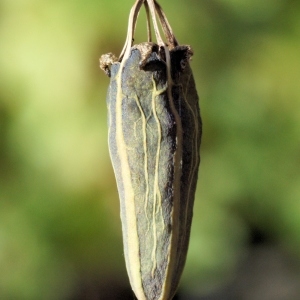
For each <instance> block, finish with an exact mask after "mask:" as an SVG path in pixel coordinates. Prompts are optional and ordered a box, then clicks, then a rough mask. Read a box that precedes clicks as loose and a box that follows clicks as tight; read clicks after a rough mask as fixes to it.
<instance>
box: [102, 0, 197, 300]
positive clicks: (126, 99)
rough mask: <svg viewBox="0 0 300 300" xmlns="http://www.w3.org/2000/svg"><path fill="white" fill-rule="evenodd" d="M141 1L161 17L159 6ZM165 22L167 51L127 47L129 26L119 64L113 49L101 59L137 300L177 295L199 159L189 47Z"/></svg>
mask: <svg viewBox="0 0 300 300" xmlns="http://www.w3.org/2000/svg"><path fill="white" fill-rule="evenodd" d="M147 1H148V5H149V6H150V9H152V11H153V10H154V9H155V10H156V12H157V13H158V15H159V16H162V17H163V18H164V20H165V16H164V14H163V12H162V10H161V8H160V6H159V5H158V4H157V3H156V2H153V1H150V0H147ZM143 3H144V1H137V2H136V5H135V6H134V7H133V9H132V11H131V12H132V13H131V19H130V20H133V22H132V24H130V26H129V27H131V28H134V26H135V19H136V17H135V15H137V11H138V10H139V8H140V6H141V4H143ZM145 3H146V4H147V2H145ZM145 3H144V4H145ZM146 4H145V5H146ZM146 8H147V5H146ZM152 18H154V16H153V15H152ZM153 22H154V25H155V19H154V21H153ZM161 22H162V20H161ZM162 23H163V22H162ZM164 24H165V25H166V24H167V27H166V26H165V27H164V25H163V24H162V25H163V26H162V27H163V28H165V29H166V28H167V29H166V30H167V34H166V35H167V36H168V34H169V37H172V47H170V48H171V49H170V51H169V47H167V46H165V45H160V44H155V43H152V42H145V43H141V44H138V45H135V46H133V47H131V40H132V38H131V34H132V32H131V31H130V30H129V35H128V37H127V42H128V41H130V43H129V42H128V45H127V46H126V47H125V50H124V55H121V59H120V61H115V60H116V59H115V58H114V57H113V56H112V55H111V54H108V55H104V56H102V58H101V61H100V63H101V67H102V68H103V69H104V70H105V71H106V73H107V74H108V75H110V76H111V81H110V86H109V90H108V95H107V106H108V113H109V122H108V123H109V150H110V156H111V160H112V164H113V168H114V172H115V176H116V181H117V186H118V191H119V197H120V206H121V220H122V231H123V243H124V253H125V260H126V267H127V272H128V275H129V279H130V283H131V286H132V289H133V291H134V292H135V294H136V296H137V298H138V299H139V300H170V299H172V297H173V296H174V294H175V292H176V289H177V286H178V284H179V280H180V276H181V273H182V270H183V267H184V264H185V259H186V255H187V249H188V243H189V236H190V229H191V221H192V214H193V204H194V197H195V190H196V183H197V174H198V167H199V162H200V156H199V148H200V140H201V131H202V124H201V118H200V113H199V104H198V96H197V91H196V88H195V82H194V78H193V74H192V71H191V68H190V66H189V59H190V56H191V55H192V50H191V48H190V47H189V46H178V45H176V44H177V41H176V40H175V38H174V37H173V36H172V32H171V31H170V28H169V25H168V23H167V21H166V20H165V23H164ZM110 65H111V67H110V68H109V66H110Z"/></svg>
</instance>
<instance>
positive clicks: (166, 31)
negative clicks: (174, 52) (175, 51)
mask: <svg viewBox="0 0 300 300" xmlns="http://www.w3.org/2000/svg"><path fill="white" fill-rule="evenodd" d="M154 3H155V9H156V12H157V14H158V17H159V19H160V23H161V26H162V28H163V31H164V34H165V36H166V38H167V40H168V42H169V44H170V45H171V46H172V48H174V47H176V46H178V41H177V40H176V38H175V36H174V33H173V30H172V28H171V25H170V23H169V22H168V19H167V16H166V15H165V13H164V11H163V10H162V8H161V6H160V5H159V4H158V3H157V1H156V0H154Z"/></svg>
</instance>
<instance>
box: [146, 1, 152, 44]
mask: <svg viewBox="0 0 300 300" xmlns="http://www.w3.org/2000/svg"><path fill="white" fill-rule="evenodd" d="M144 5H145V9H146V14H147V34H148V42H152V32H151V22H150V11H149V5H148V2H147V1H145V2H144Z"/></svg>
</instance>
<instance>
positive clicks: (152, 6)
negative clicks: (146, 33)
mask: <svg viewBox="0 0 300 300" xmlns="http://www.w3.org/2000/svg"><path fill="white" fill-rule="evenodd" d="M146 1H147V2H148V5H149V8H150V13H151V17H152V22H153V27H154V32H155V36H156V39H157V43H158V45H159V46H163V45H164V44H165V43H164V42H163V40H162V38H161V36H160V32H159V28H158V26H157V21H156V15H155V11H156V10H155V3H154V0H146Z"/></svg>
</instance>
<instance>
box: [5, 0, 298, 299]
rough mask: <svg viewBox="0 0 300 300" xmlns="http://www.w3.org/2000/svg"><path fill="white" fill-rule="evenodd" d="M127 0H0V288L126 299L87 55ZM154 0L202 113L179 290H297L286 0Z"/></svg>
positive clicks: (108, 45)
mask: <svg viewBox="0 0 300 300" xmlns="http://www.w3.org/2000/svg"><path fill="white" fill-rule="evenodd" d="M133 2H134V1H133V0H122V1H120V0H119V1H111V0H110V1H108V0H97V1H96V0H72V1H71V0H59V1H58V0H52V1H43V0H0V299H1V300H2V299H4V300H27V299H28V300H35V299H42V300H44V299H45V300H48V299H49V300H53V299H55V300H60V299H61V300H69V299H70V300H83V299H87V300H94V299H112V300H116V299H133V295H132V293H131V291H130V287H129V282H128V278H127V274H126V271H125V263H124V256H123V250H122V240H121V224H120V219H119V200H118V195H117V190H116V184H115V179H114V175H113V171H112V167H111V163H110V160H109V155H108V147H107V125H106V103H105V98H106V90H107V87H108V83H109V79H108V78H107V77H106V76H105V74H104V73H103V72H101V71H100V69H99V67H98V64H99V63H98V59H99V57H100V55H101V54H103V53H106V52H114V53H115V54H116V55H119V53H120V52H121V49H122V47H123V43H124V42H125V37H126V36H125V35H126V27H127V19H128V14H129V10H130V8H131V6H132V5H133ZM160 4H161V5H162V7H163V8H164V11H165V12H166V14H167V16H168V19H169V21H170V23H171V25H172V27H173V30H174V32H175V34H176V37H177V39H178V40H179V41H180V43H182V44H190V45H192V47H193V49H194V52H195V55H194V57H193V60H192V62H191V66H192V68H193V71H194V75H195V79H196V83H197V88H198V92H199V95H200V98H201V101H200V105H201V114H202V118H203V123H204V134H203V140H202V148H201V155H202V156H201V158H202V160H201V166H200V173H199V183H198V190H197V196H196V202H195V212H194V221H193V227H192V235H191V242H190V249H189V254H188V259H187V264H186V268H185V271H184V274H183V278H182V282H181V286H180V289H179V294H178V296H177V299H219V300H224V299H245V300H248V299H249V300H265V299H272V300H274V299H275V300H276V299H282V300H295V299H300V287H299V286H300V284H298V283H299V282H300V201H299V200H300V171H299V163H300V101H299V100H300V99H299V98H300V81H299V79H300V2H299V1H292V0H265V1H258V0H243V1H239V0H184V1H183V0H161V1H160ZM145 40H146V26H145V13H144V12H142V13H141V16H140V19H139V22H138V29H137V35H136V42H142V41H145ZM126 297H127V298H126Z"/></svg>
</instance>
